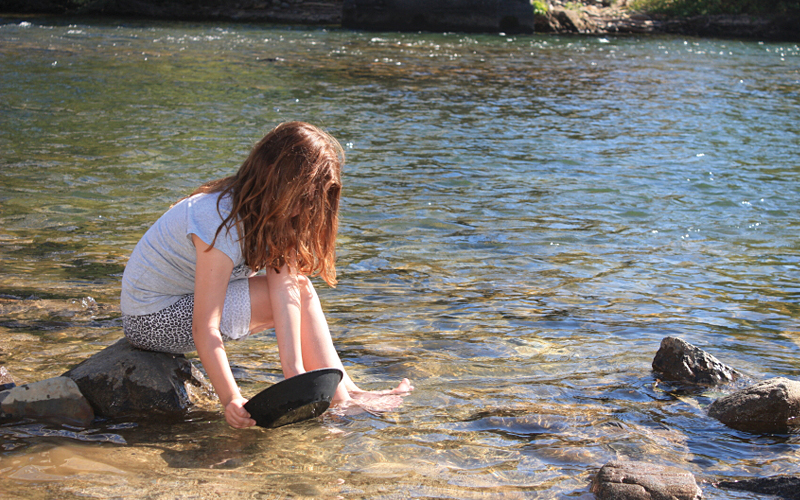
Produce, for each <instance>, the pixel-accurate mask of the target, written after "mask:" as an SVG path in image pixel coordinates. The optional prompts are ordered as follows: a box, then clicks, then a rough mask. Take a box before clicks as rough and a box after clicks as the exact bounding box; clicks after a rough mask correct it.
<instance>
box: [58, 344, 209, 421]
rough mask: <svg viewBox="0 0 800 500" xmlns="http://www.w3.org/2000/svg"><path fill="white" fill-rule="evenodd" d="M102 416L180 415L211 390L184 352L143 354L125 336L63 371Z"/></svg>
mask: <svg viewBox="0 0 800 500" xmlns="http://www.w3.org/2000/svg"><path fill="white" fill-rule="evenodd" d="M64 376H65V377H69V378H71V379H72V380H74V381H75V383H76V384H77V385H78V387H79V388H80V390H81V392H82V393H83V395H84V396H85V397H86V399H87V400H89V402H90V403H91V405H92V407H93V408H94V411H95V413H96V414H97V415H99V416H104V417H122V416H130V415H152V414H153V413H162V414H163V413H178V412H183V411H185V410H187V409H189V408H190V407H192V406H193V405H194V404H195V402H196V400H198V399H205V398H208V397H209V395H210V394H212V393H213V390H212V388H211V386H210V384H208V382H207V381H206V379H205V377H204V376H203V374H202V373H200V371H199V370H198V369H197V368H195V367H194V365H192V363H191V362H190V361H189V360H188V359H186V357H185V356H183V355H180V354H167V353H162V352H152V351H144V350H141V349H137V348H135V347H133V346H132V345H131V344H130V343H129V342H128V340H127V339H125V338H123V339H121V340H119V341H118V342H116V343H115V344H113V345H111V346H109V347H107V348H105V349H104V350H102V351H100V352H98V353H97V354H95V355H93V356H91V357H90V358H88V359H86V360H85V361H83V362H82V363H81V364H79V365H77V366H76V367H74V368H72V369H71V370H69V371H68V372H66V373H64Z"/></svg>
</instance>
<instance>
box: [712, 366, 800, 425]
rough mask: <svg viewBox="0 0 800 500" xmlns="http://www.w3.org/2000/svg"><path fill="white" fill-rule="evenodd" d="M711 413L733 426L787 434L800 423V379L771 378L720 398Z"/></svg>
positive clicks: (713, 405) (715, 402)
mask: <svg viewBox="0 0 800 500" xmlns="http://www.w3.org/2000/svg"><path fill="white" fill-rule="evenodd" d="M708 414H709V416H711V417H714V418H716V419H717V420H719V421H720V422H722V423H723V424H725V425H727V426H728V427H731V428H733V429H738V430H743V431H748V432H774V433H784V432H787V431H788V430H789V429H790V428H792V427H798V426H800V382H796V381H794V380H789V379H787V378H784V377H777V378H772V379H769V380H765V381H763V382H759V383H758V384H755V385H751V386H750V387H747V388H745V389H742V390H741V391H737V392H734V393H733V394H730V395H728V396H724V397H722V398H719V399H718V400H716V401H714V402H713V403H711V405H710V406H709V407H708Z"/></svg>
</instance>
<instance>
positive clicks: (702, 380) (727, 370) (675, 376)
mask: <svg viewBox="0 0 800 500" xmlns="http://www.w3.org/2000/svg"><path fill="white" fill-rule="evenodd" d="M653 370H654V371H655V372H657V373H658V374H659V376H660V377H661V379H662V380H672V381H677V382H683V383H687V384H695V385H703V386H715V385H720V384H725V383H728V382H733V381H734V380H736V379H738V378H739V377H741V376H742V374H741V373H739V372H738V371H736V370H734V369H733V368H731V367H730V366H727V365H725V364H723V363H721V362H720V361H719V360H718V359H717V358H715V357H714V356H712V355H711V354H708V353H707V352H705V351H703V350H702V349H700V348H698V347H695V346H693V345H692V344H690V343H688V342H686V341H684V340H682V339H679V338H677V337H665V338H664V339H663V340H662V341H661V347H660V348H659V349H658V352H657V353H656V356H655V358H653Z"/></svg>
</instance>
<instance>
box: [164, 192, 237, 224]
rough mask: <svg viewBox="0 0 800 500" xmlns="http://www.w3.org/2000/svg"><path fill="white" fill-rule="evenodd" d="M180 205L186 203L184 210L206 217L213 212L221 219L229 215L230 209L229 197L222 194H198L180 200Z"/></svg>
mask: <svg viewBox="0 0 800 500" xmlns="http://www.w3.org/2000/svg"><path fill="white" fill-rule="evenodd" d="M181 203H186V205H185V207H184V209H185V210H189V211H191V212H195V213H201V214H208V215H210V213H211V212H213V213H214V214H216V215H220V216H222V217H223V218H225V217H227V216H228V214H230V213H231V208H232V204H231V198H230V196H228V195H223V194H222V193H198V194H195V195H193V196H190V197H188V198H186V199H185V200H182V201H181ZM176 206H177V205H176Z"/></svg>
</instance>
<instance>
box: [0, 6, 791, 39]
mask: <svg viewBox="0 0 800 500" xmlns="http://www.w3.org/2000/svg"><path fill="white" fill-rule="evenodd" d="M628 2H629V0H615V1H603V2H602V3H601V2H597V1H594V0H579V1H577V2H575V1H571V0H542V2H540V3H541V5H543V6H546V12H543V11H542V8H541V7H539V8H538V9H535V12H534V8H533V7H532V6H531V5H530V2H529V0H487V1H480V0H440V1H438V2H437V1H434V2H427V3H425V2H423V1H422V0H240V1H223V0H167V1H156V0H0V14H2V15H6V16H11V15H21V14H47V15H59V16H108V17H116V18H144V19H158V20H173V21H217V22H219V21H224V22H246V23H268V24H294V25H309V26H320V25H324V26H332V27H337V28H339V27H343V28H349V29H364V30H390V31H489V32H491V31H503V32H508V33H514V32H517V33H529V32H535V33H544V34H581V35H596V36H600V35H625V34H630V35H642V34H676V35H686V36H698V37H715V38H745V39H758V40H771V41H800V18H798V17H797V16H794V17H792V16H773V17H768V16H762V17H758V16H750V15H717V16H693V17H688V18H675V17H666V16H662V15H651V14H648V13H644V12H638V11H635V10H633V9H632V8H631V7H630V6H629V5H628ZM537 5H538V3H537ZM492 9H493V10H492ZM390 11H391V12H393V13H394V14H397V13H398V12H401V11H402V13H403V14H402V15H395V16H388V17H387V15H386V13H387V12H390ZM490 11H491V12H490Z"/></svg>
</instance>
